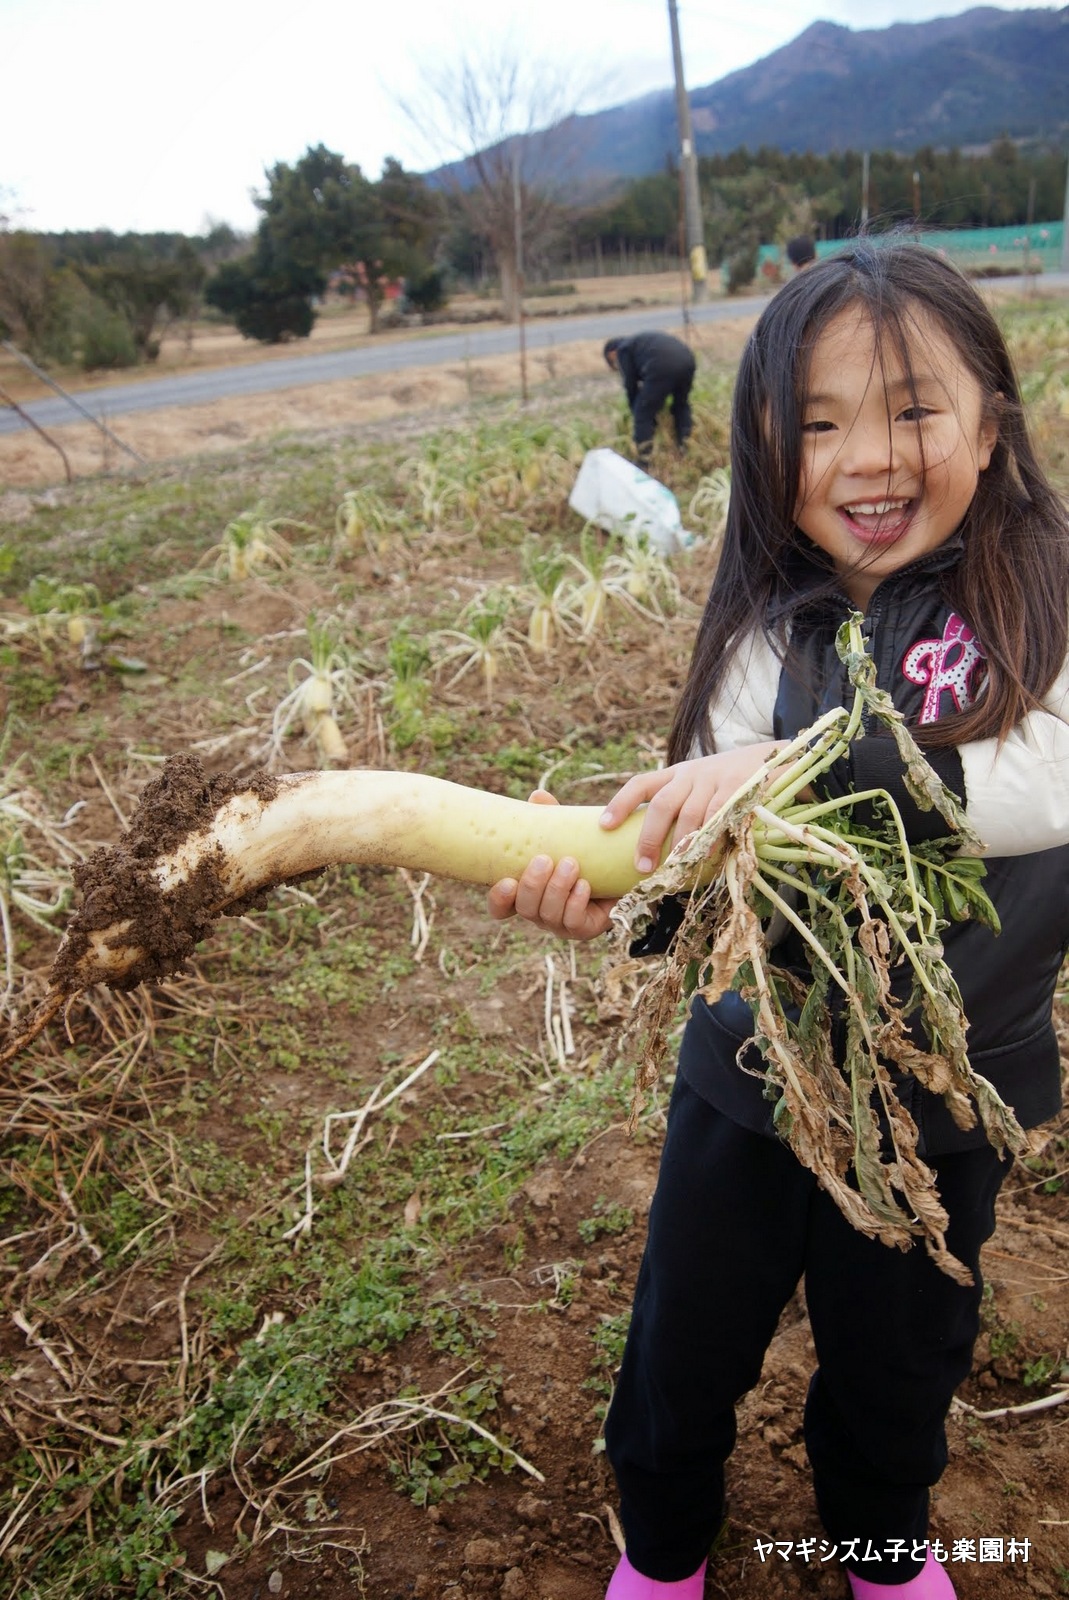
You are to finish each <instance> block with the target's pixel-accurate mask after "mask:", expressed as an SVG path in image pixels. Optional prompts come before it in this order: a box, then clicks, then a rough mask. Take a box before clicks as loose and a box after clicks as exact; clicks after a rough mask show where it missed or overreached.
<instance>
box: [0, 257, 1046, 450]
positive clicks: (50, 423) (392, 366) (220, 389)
mask: <svg viewBox="0 0 1069 1600" xmlns="http://www.w3.org/2000/svg"><path fill="white" fill-rule="evenodd" d="M1033 281H1034V280H1032V279H1025V278H1005V279H1000V280H999V287H1000V288H1008V289H1011V290H1020V291H1022V292H1023V291H1024V290H1025V289H1026V288H1028V287H1030V286H1031V284H1032V283H1033ZM1041 281H1042V284H1043V286H1044V288H1046V289H1055V290H1057V291H1059V292H1061V293H1066V292H1069V273H1061V272H1059V273H1046V274H1045V275H1044V277H1043V278H1042V280H1041ZM766 303H767V296H765V295H759V296H753V297H751V298H747V299H742V298H740V299H737V300H712V301H709V302H708V303H707V304H705V305H698V306H692V307H691V308H690V315H691V316H692V317H693V319H694V321H695V322H721V321H724V320H725V319H727V318H731V317H746V316H756V315H757V314H758V312H760V310H761V308H762V307H763V306H764V305H765V304H766ZM679 322H680V308H679V307H678V306H671V305H668V306H645V307H643V308H642V309H641V310H639V311H622V312H618V311H613V312H598V313H597V315H592V316H575V317H570V316H563V317H546V318H540V319H538V320H536V321H531V322H528V323H527V325H526V335H527V348H528V349H529V350H545V349H547V348H549V347H550V346H556V345H563V344H572V343H575V342H577V341H579V340H581V339H605V338H607V337H608V336H609V335H610V334H616V333H633V332H636V331H637V330H638V329H639V328H665V327H678V325H679ZM516 348H517V335H516V329H515V328H510V327H507V326H501V325H495V326H494V327H490V328H472V329H469V330H467V331H466V332H463V333H446V334H433V333H431V334H428V335H427V336H426V337H425V338H421V339H413V340H404V341H398V342H393V341H390V340H385V339H384V340H383V341H382V342H381V343H375V344H372V345H368V346H365V347H364V348H362V349H359V350H334V351H327V352H324V353H323V354H322V355H298V356H286V357H282V358H281V359H276V360H274V361H251V362H249V363H248V364H247V365H245V366H236V367H220V368H217V369H215V370H211V371H205V372H190V373H186V374H184V375H180V376H177V377H170V378H151V379H145V380H144V381H142V382H140V383H125V384H116V385H114V386H111V387H108V388H106V389H83V390H80V391H79V393H78V395H77V397H76V398H77V400H78V404H79V405H80V406H83V407H84V408H85V409H86V410H87V411H89V412H91V413H92V415H93V416H95V417H99V418H101V419H102V420H104V421H108V420H111V419H112V418H114V417H119V416H123V415H127V414H129V413H130V412H134V411H160V410H162V409H163V408H164V407H165V406H197V405H204V404H206V403H207V402H209V401H212V400H225V399H229V398H231V397H232V396H234V395H246V394H266V393H269V392H270V391H271V390H275V389H298V388H303V387H305V386H308V385H311V384H317V383H332V382H333V381H334V380H335V379H338V378H366V377H369V376H371V375H373V374H374V373H376V372H397V371H403V370H404V369H406V368H412V367H430V366H439V365H444V364H445V363H446V362H450V361H465V360H468V361H477V360H479V359H480V358H481V357H484V356H500V355H508V354H509V353H511V352H512V351H514V350H516ZM23 409H24V410H25V411H26V412H28V414H29V415H30V416H31V417H32V418H33V419H34V421H35V422H37V423H39V424H40V426H41V427H42V428H48V427H59V426H62V425H63V424H64V423H68V422H77V421H78V411H77V410H76V409H75V408H74V407H73V406H71V405H70V403H69V402H68V401H66V400H63V399H61V398H59V397H58V396H57V397H56V398H55V399H52V400H38V401H35V402H34V403H33V404H32V405H27V406H25V407H24V408H23ZM26 426H27V424H26V423H25V422H23V420H22V418H21V417H20V416H19V415H18V414H17V413H16V412H14V411H11V410H9V409H6V408H5V409H2V410H0V434H3V433H16V432H17V431H18V430H19V429H20V428H24V427H26Z"/></svg>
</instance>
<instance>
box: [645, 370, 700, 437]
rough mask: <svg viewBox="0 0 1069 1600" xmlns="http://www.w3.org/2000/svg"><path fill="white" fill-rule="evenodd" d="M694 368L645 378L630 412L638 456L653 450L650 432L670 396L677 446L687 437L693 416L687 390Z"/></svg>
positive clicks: (652, 431)
mask: <svg viewBox="0 0 1069 1600" xmlns="http://www.w3.org/2000/svg"><path fill="white" fill-rule="evenodd" d="M694 370H695V369H694V367H693V366H691V368H690V370H689V371H685V372H682V373H678V374H676V375H675V376H674V377H672V378H645V379H644V380H643V382H642V384H641V386H640V388H639V391H638V394H637V395H636V396H635V404H634V407H633V408H632V412H631V415H632V417H633V418H634V423H635V449H636V450H637V452H638V454H639V457H640V458H641V457H643V456H648V455H649V453H650V451H651V450H652V449H653V433H654V429H655V428H656V426H657V417H658V414H659V413H660V410H661V407H662V406H663V405H664V404H665V402H666V401H667V400H669V399H671V402H672V421H673V424H674V425H675V430H676V443H677V444H678V445H679V447H680V449H682V448H683V446H684V445H685V444H686V442H687V440H688V439H689V438H690V430H691V428H692V426H693V422H694V419H693V417H692V415H691V410H690V391H691V387H692V385H693V383H694Z"/></svg>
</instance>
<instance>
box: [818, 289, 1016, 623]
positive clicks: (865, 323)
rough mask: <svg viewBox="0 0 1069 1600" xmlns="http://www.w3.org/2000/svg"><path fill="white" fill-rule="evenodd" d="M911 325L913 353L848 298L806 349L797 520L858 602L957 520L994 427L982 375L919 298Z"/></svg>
mask: <svg viewBox="0 0 1069 1600" xmlns="http://www.w3.org/2000/svg"><path fill="white" fill-rule="evenodd" d="M913 333H914V336H913V340H912V344H913V348H912V349H911V350H910V352H909V360H908V362H907V361H905V360H904V359H903V355H902V352H900V351H899V350H898V349H896V348H895V345H894V343H893V342H892V341H891V340H889V339H886V338H885V339H884V340H883V342H882V343H881V342H878V341H877V338H876V333H875V329H874V327H873V324H872V321H871V319H870V317H869V315H868V313H867V312H865V311H863V310H857V311H854V310H850V309H848V310H846V311H843V312H840V313H839V315H838V316H836V317H834V318H833V319H832V320H831V321H830V322H829V323H828V325H827V326H826V328H825V329H824V330H823V332H822V333H821V334H820V335H819V336H818V338H817V339H816V340H815V342H814V344H813V349H812V352H811V354H810V359H809V367H808V373H807V379H806V388H805V393H804V395H803V401H802V404H803V411H802V432H803V465H802V481H801V486H800V491H799V496H798V505H797V508H796V510H795V520H796V522H797V525H798V527H799V528H800V529H801V531H802V532H803V533H804V534H806V535H807V536H808V537H809V538H810V539H811V540H812V541H813V543H814V544H815V545H817V546H818V547H819V548H820V549H821V550H823V551H824V552H825V553H826V554H827V555H829V556H831V558H832V561H833V562H834V564H835V568H836V570H837V572H838V573H839V575H840V577H841V579H842V582H843V587H844V588H845V590H846V592H847V594H848V595H849V597H850V598H851V600H853V601H854V603H855V604H856V605H859V606H862V607H864V606H866V605H867V604H868V602H869V600H870V598H871V596H872V593H873V591H874V590H875V588H876V586H877V585H878V584H879V583H880V581H881V580H882V579H883V578H885V577H887V576H888V575H889V574H890V573H892V572H896V571H897V570H898V569H899V568H900V567H903V566H905V565H907V564H908V563H909V562H911V561H916V560H917V559H918V557H920V556H923V555H927V554H928V553H929V552H930V551H932V550H935V549H938V547H939V546H940V545H941V544H942V543H943V542H944V540H946V539H948V538H949V537H950V535H951V534H952V533H953V532H954V531H955V530H956V529H957V527H958V526H959V524H960V523H961V520H962V518H963V517H964V515H965V513H966V511H967V510H968V508H969V504H970V502H971V500H972V498H973V495H974V494H975V492H976V485H977V482H978V481H979V476H980V473H981V472H982V471H983V470H984V469H985V468H986V467H987V465H988V463H989V462H990V460H991V452H992V450H993V449H994V445H995V439H996V437H997V433H998V424H997V422H996V421H995V419H994V417H993V415H992V413H991V408H990V406H989V405H988V404H987V402H986V399H985V396H984V395H983V393H982V391H981V389H980V385H979V384H978V383H977V381H976V379H975V378H974V377H973V375H972V373H971V372H970V371H969V370H968V368H967V367H966V366H965V364H964V362H963V361H962V359H961V357H960V356H959V355H958V354H957V351H956V350H955V348H954V345H953V344H952V342H951V341H950V339H949V338H948V337H947V335H946V334H945V333H944V332H943V330H942V329H941V328H940V327H939V326H938V324H937V323H936V322H935V321H934V320H933V319H932V318H931V317H929V316H927V315H926V313H924V312H923V311H922V310H920V309H919V308H918V310H917V312H916V316H915V318H914V322H913ZM911 369H912V370H911Z"/></svg>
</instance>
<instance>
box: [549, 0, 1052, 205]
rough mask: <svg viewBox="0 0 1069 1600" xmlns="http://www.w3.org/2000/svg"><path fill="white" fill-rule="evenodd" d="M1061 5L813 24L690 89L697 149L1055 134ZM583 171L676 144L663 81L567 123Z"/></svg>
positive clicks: (635, 160) (900, 147)
mask: <svg viewBox="0 0 1069 1600" xmlns="http://www.w3.org/2000/svg"><path fill="white" fill-rule="evenodd" d="M1067 84H1069V6H1066V7H1064V8H1062V9H1060V10H1039V9H1036V10H1029V11H1000V10H998V8H997V7H994V6H977V7H975V8H974V9H973V10H971V11H965V12H963V13H961V14H960V15H959V16H956V17H938V18H936V19H935V20H933V21H931V22H912V23H907V22H898V23H895V24H893V25H892V26H891V27H889V28H862V29H858V30H857V31H853V30H851V29H849V28H844V27H842V26H840V25H839V24H838V23H834V22H814V23H813V24H812V25H811V26H810V27H808V28H806V30H805V32H804V33H800V34H799V35H798V37H797V39H794V40H792V41H791V43H790V44H787V45H784V46H783V47H782V49H779V50H775V51H773V53H772V54H771V55H768V56H765V57H763V59H762V60H760V61H756V62H754V64H753V66H750V67H744V68H742V70H741V71H738V72H732V73H729V74H728V75H727V77H725V78H720V79H719V80H718V81H717V82H715V83H711V84H708V85H706V86H704V87H702V88H691V89H690V91H689V98H690V106H691V119H692V121H693V124H694V142H695V145H696V147H697V150H698V154H699V155H712V154H722V153H723V152H725V151H728V150H736V149H738V148H739V146H740V145H746V146H748V147H749V148H750V149H751V150H754V149H757V148H758V147H759V146H760V145H772V146H774V147H775V148H777V149H780V150H785V151H805V150H812V151H814V152H816V153H818V154H824V153H827V152H828V151H832V150H847V149H850V150H897V151H900V152H909V151H913V150H916V149H918V148H919V147H920V146H921V145H926V144H930V145H934V146H936V147H937V148H944V149H945V148H952V147H966V146H970V145H985V144H989V143H990V142H991V141H992V140H993V139H997V138H999V137H1000V136H1001V135H1003V134H1006V135H1009V137H1010V138H1014V139H1029V138H1045V139H1051V140H1064V138H1065V137H1066V135H1067V133H1069V94H1067ZM574 126H575V148H576V149H577V151H579V152H580V157H579V159H580V162H581V165H582V169H583V174H584V176H585V177H587V178H589V179H593V178H606V177H629V178H632V177H638V176H640V175H642V174H643V173H647V172H655V171H658V170H660V169H661V168H663V167H664V165H665V162H666V160H668V159H675V158H676V156H677V154H678V149H679V138H678V133H677V130H676V112H675V95H674V93H673V91H672V90H671V89H665V90H662V91H659V92H657V93H654V94H647V95H643V96H642V98H641V99H638V100H631V101H628V102H626V103H625V104H623V105H619V106H614V107H612V108H610V109H608V110H605V111H596V112H592V113H590V114H588V115H586V116H582V117H579V118H577V119H576V122H575V125H574Z"/></svg>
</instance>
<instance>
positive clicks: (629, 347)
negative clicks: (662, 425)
mask: <svg viewBox="0 0 1069 1600" xmlns="http://www.w3.org/2000/svg"><path fill="white" fill-rule="evenodd" d="M605 359H606V361H607V362H608V363H609V365H610V366H611V367H613V368H614V369H615V370H616V371H618V372H619V374H620V377H621V378H622V380H623V385H624V390H625V392H626V394H627V403H628V405H629V406H630V408H631V415H632V418H633V420H634V439H635V448H636V450H637V451H638V454H639V457H640V459H641V458H642V457H645V456H648V455H649V453H650V451H651V450H652V448H653V434H654V429H655V428H656V426H657V417H658V415H659V413H660V411H661V409H662V407H663V406H665V405H666V404H667V403H668V402H669V401H670V402H671V409H672V421H673V424H674V426H675V435H676V443H677V445H678V446H679V448H680V449H681V450H682V449H684V448H685V447H686V443H687V440H688V438H689V437H690V430H691V426H692V418H691V411H690V390H691V385H692V384H693V382H694V369H695V361H694V353H693V351H692V350H691V349H690V348H689V346H687V345H685V344H684V343H683V341H682V339H677V338H675V337H674V336H673V335H672V334H670V333H655V332H651V333H636V334H634V335H633V337H632V338H630V339H610V340H609V341H608V343H607V344H606V346H605Z"/></svg>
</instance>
